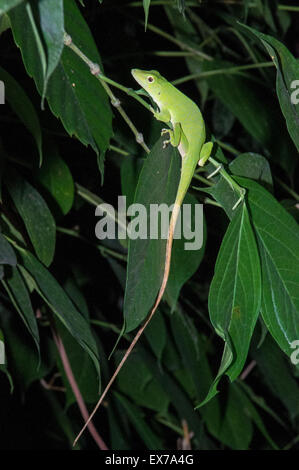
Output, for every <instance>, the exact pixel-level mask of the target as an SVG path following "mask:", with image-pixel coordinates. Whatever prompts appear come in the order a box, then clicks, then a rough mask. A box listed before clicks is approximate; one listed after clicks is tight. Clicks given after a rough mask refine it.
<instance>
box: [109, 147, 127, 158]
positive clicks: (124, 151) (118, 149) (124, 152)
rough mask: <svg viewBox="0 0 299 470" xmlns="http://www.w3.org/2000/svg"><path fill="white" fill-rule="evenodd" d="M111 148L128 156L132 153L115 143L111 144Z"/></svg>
mask: <svg viewBox="0 0 299 470" xmlns="http://www.w3.org/2000/svg"><path fill="white" fill-rule="evenodd" d="M109 149H110V150H113V151H114V152H117V153H120V154H121V155H124V156H126V157H127V156H128V155H130V153H129V152H127V151H126V150H123V149H120V148H119V147H116V146H115V145H112V144H110V145H109Z"/></svg>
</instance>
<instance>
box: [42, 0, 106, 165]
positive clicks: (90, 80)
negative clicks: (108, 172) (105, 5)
mask: <svg viewBox="0 0 299 470" xmlns="http://www.w3.org/2000/svg"><path fill="white" fill-rule="evenodd" d="M64 5H65V7H64V8H65V29H66V31H67V33H68V34H70V35H71V37H72V39H73V42H74V43H75V44H76V45H77V46H78V47H80V49H81V50H82V51H83V52H84V54H85V55H87V57H89V59H91V60H92V61H93V62H96V63H98V64H99V65H100V67H101V70H103V66H102V62H101V58H100V55H99V53H98V50H97V48H96V45H95V43H94V40H93V38H92V35H91V33H90V30H89V28H88V26H87V24H86V22H85V20H84V18H83V17H82V16H81V13H80V11H79V9H78V8H77V6H76V4H75V2H70V1H69V0H68V1H65V2H64ZM47 99H48V102H49V106H50V108H51V110H52V112H53V114H55V116H57V117H60V119H61V120H62V122H63V125H64V126H65V128H66V130H67V131H68V133H69V134H70V135H73V134H74V135H76V136H77V137H78V138H79V139H80V141H81V142H82V143H83V144H85V145H91V147H92V148H93V149H94V151H95V152H96V153H97V154H99V153H100V155H101V159H100V167H101V165H102V164H103V158H104V157H103V155H104V152H105V150H106V149H107V147H108V145H109V140H110V138H111V136H112V112H111V108H110V106H109V102H108V97H107V95H106V92H105V91H104V89H103V87H102V85H101V84H100V83H99V81H98V80H97V79H96V78H95V77H94V76H93V75H92V74H91V73H90V72H89V70H88V68H87V66H86V64H84V63H83V61H82V60H81V59H80V58H79V57H78V56H77V55H76V54H75V53H74V52H73V51H71V50H70V49H69V48H67V47H65V48H64V51H63V54H62V57H61V60H60V62H59V65H58V67H57V68H56V70H55V72H54V73H53V75H52V77H51V79H50V81H49V88H48V93H47ZM101 168H102V172H103V167H101Z"/></svg>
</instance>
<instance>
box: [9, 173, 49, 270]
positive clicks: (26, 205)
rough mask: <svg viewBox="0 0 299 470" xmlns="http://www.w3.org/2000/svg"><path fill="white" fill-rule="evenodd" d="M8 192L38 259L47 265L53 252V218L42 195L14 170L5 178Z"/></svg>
mask: <svg viewBox="0 0 299 470" xmlns="http://www.w3.org/2000/svg"><path fill="white" fill-rule="evenodd" d="M6 185H7V187H8V191H9V194H10V196H11V198H12V200H13V202H14V204H15V206H16V208H17V211H18V212H19V214H20V216H21V217H22V219H23V222H24V224H25V226H26V229H27V232H28V235H29V237H30V240H31V242H32V245H33V246H34V249H35V252H36V254H37V256H38V257H39V259H40V260H41V261H42V262H43V263H44V264H45V265H46V266H48V265H49V264H51V262H52V260H53V256H54V252H55V241H56V225H55V220H54V218H53V216H52V214H51V212H50V210H49V208H48V206H47V204H46V203H45V201H44V199H43V198H42V196H41V195H40V194H39V193H38V192H37V191H36V189H35V188H33V186H31V184H30V183H28V182H27V181H26V180H25V179H24V178H22V177H21V176H20V175H19V174H17V173H16V172H13V173H12V172H10V173H9V175H8V178H6Z"/></svg>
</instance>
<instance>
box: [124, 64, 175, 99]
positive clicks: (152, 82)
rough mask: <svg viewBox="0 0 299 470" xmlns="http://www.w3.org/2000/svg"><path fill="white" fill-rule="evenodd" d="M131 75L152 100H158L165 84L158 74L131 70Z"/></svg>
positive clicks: (149, 71) (164, 80) (165, 81)
mask: <svg viewBox="0 0 299 470" xmlns="http://www.w3.org/2000/svg"><path fill="white" fill-rule="evenodd" d="M131 73H132V75H133V77H134V78H135V80H136V82H137V83H139V85H140V86H142V88H144V90H145V91H147V92H148V94H149V95H150V96H151V97H152V98H153V100H155V101H156V100H159V96H160V95H161V92H162V90H163V83H167V80H166V79H165V78H164V77H162V76H161V75H160V74H159V72H157V71H156V70H140V69H133V70H132V71H131Z"/></svg>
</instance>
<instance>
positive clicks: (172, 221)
mask: <svg viewBox="0 0 299 470" xmlns="http://www.w3.org/2000/svg"><path fill="white" fill-rule="evenodd" d="M180 208H181V202H179V201H178V200H177V199H176V201H175V203H174V207H173V211H172V214H171V218H170V223H169V229H168V238H167V243H166V255H165V264H164V273H163V278H162V282H161V287H160V289H159V292H158V295H157V298H156V301H155V304H154V306H153V308H152V310H151V312H150V313H149V315H148V317H147V319H146V320H145V322H144V324H143V325H142V326H141V328H140V329H139V330H138V332H137V333H136V336H135V337H134V339H133V341H132V343H131V344H130V346H129V347H128V349H127V351H126V353H125V355H124V357H123V358H122V360H121V361H120V363H119V365H118V366H117V368H116V370H115V372H114V374H113V375H112V377H111V379H110V380H109V382H108V384H107V386H106V388H105V390H104V391H103V393H102V395H101V397H100V398H99V401H98V402H97V404H96V406H95V407H94V409H93V411H92V413H91V415H90V416H89V418H88V420H87V421H86V422H85V424H84V426H83V427H82V429H81V431H80V432H79V434H78V436H77V437H76V439H75V440H74V443H73V446H75V445H76V443H77V442H78V440H79V439H80V437H81V435H82V434H83V432H84V431H85V428H86V427H87V426H88V424H89V422H90V421H91V420H92V418H93V416H94V415H95V413H96V411H97V409H98V408H99V406H100V405H101V403H102V401H103V400H104V398H105V396H106V395H107V392H108V391H109V389H110V387H111V385H112V384H113V382H114V380H115V379H116V377H117V376H118V374H119V372H120V370H121V368H122V366H123V365H124V363H125V362H126V360H127V359H128V357H129V355H130V354H131V352H132V350H133V348H134V347H135V345H136V343H137V341H138V340H139V338H140V336H141V335H142V333H143V332H144V330H145V328H146V327H147V325H148V324H149V322H150V321H151V319H152V318H153V316H154V314H155V312H156V310H157V308H158V306H159V304H160V302H161V300H162V297H163V294H164V292H165V289H166V285H167V281H168V277H169V271H170V261H171V251H172V244H173V236H174V230H175V225H176V222H177V219H178V216H179V213H180Z"/></svg>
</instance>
